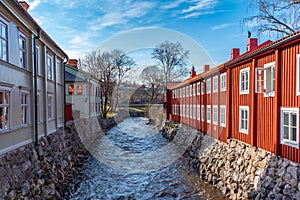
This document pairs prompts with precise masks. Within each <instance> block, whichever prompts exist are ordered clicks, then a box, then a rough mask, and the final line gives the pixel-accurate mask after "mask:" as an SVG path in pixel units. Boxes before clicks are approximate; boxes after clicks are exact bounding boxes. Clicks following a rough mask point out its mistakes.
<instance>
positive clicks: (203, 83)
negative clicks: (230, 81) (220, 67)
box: [201, 81, 205, 94]
mask: <svg viewBox="0 0 300 200" xmlns="http://www.w3.org/2000/svg"><path fill="white" fill-rule="evenodd" d="M204 92H205V82H204V81H203V82H201V94H204Z"/></svg>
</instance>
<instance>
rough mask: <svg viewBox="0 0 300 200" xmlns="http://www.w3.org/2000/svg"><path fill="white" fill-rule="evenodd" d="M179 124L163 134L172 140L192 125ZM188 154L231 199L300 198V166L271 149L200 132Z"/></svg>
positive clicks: (169, 125)
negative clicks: (214, 137)
mask: <svg viewBox="0 0 300 200" xmlns="http://www.w3.org/2000/svg"><path fill="white" fill-rule="evenodd" d="M176 126H177V125H175V124H167V126H165V127H164V128H163V130H162V134H163V135H164V136H165V137H166V138H168V139H170V140H172V138H174V137H176V134H177V132H178V130H179V129H182V128H183V129H184V128H189V127H185V126H184V125H180V127H179V128H178V127H176ZM184 133H186V131H184ZM181 137H182V136H181ZM187 153H188V155H189V156H190V157H191V159H192V162H193V165H194V167H196V168H197V171H198V173H199V174H200V177H201V178H202V179H203V180H205V181H207V182H209V183H211V184H212V185H214V186H216V187H217V188H219V189H220V190H221V191H222V192H223V193H224V194H225V195H226V196H227V197H229V198H230V199H300V165H299V164H297V163H294V162H292V161H289V160H287V159H284V158H281V157H278V156H275V155H273V154H272V153H270V152H267V151H264V150H262V149H258V148H256V147H252V146H250V145H247V144H244V143H242V142H240V141H237V140H233V139H230V140H228V144H226V143H223V142H220V141H218V140H215V139H213V138H211V137H209V136H207V135H204V134H202V133H200V132H199V133H198V135H197V136H196V138H195V139H194V141H193V142H192V145H191V146H190V148H189V149H188V150H187Z"/></svg>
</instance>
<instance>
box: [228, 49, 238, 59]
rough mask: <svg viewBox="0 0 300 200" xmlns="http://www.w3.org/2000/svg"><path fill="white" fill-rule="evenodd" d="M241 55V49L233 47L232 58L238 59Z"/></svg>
mask: <svg viewBox="0 0 300 200" xmlns="http://www.w3.org/2000/svg"><path fill="white" fill-rule="evenodd" d="M239 56H240V49H239V48H233V49H231V57H230V60H234V59H236V58H237V57H239Z"/></svg>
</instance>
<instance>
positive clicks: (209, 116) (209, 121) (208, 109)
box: [206, 105, 211, 123]
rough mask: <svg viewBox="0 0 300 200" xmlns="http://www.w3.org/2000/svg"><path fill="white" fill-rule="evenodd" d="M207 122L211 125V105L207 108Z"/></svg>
mask: <svg viewBox="0 0 300 200" xmlns="http://www.w3.org/2000/svg"><path fill="white" fill-rule="evenodd" d="M208 111H209V112H208ZM206 122H207V123H211V106H210V105H207V106H206Z"/></svg>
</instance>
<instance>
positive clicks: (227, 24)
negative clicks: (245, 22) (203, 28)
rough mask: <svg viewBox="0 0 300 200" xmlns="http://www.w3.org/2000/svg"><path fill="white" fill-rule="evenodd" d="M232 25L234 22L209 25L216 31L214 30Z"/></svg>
mask: <svg viewBox="0 0 300 200" xmlns="http://www.w3.org/2000/svg"><path fill="white" fill-rule="evenodd" d="M232 25H234V23H226V24H220V25H217V26H213V27H211V30H213V31H216V30H220V29H224V28H227V27H229V26H232Z"/></svg>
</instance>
